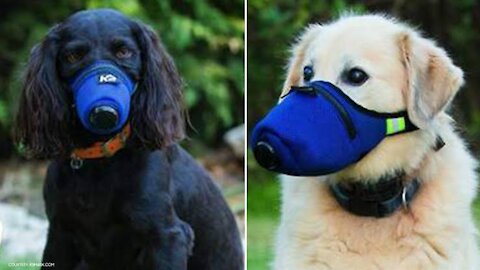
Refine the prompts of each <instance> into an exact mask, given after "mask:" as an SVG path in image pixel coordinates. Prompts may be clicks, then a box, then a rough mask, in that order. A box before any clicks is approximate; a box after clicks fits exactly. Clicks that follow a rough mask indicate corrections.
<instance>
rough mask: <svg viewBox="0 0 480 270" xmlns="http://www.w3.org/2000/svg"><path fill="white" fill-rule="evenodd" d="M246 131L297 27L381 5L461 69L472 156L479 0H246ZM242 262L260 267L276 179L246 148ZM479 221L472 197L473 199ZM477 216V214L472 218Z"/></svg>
mask: <svg viewBox="0 0 480 270" xmlns="http://www.w3.org/2000/svg"><path fill="white" fill-rule="evenodd" d="M247 5H248V12H247V13H248V14H247V34H248V37H247V44H248V50H247V62H248V69H247V78H248V79H247V89H248V95H247V96H248V101H247V108H248V110H247V115H248V122H247V131H248V132H247V134H248V135H249V133H250V132H251V129H252V128H253V126H254V124H255V123H256V122H257V121H258V120H259V119H260V118H261V117H262V116H263V115H265V114H266V113H267V111H268V110H269V109H270V108H271V107H272V106H274V105H275V104H276V102H277V99H278V96H279V95H280V89H281V86H282V83H283V81H282V80H283V79H284V76H285V71H284V66H285V65H286V64H287V59H288V57H289V54H288V49H289V48H290V46H291V45H292V44H293V42H294V41H295V37H296V36H297V35H298V34H299V33H300V31H301V30H302V28H303V27H305V26H306V25H307V24H309V23H314V22H326V21H329V20H332V19H334V18H336V17H338V15H339V14H341V13H342V12H345V11H348V10H354V11H357V12H358V13H367V12H381V13H387V14H391V15H394V16H395V17H398V18H400V19H401V20H403V21H407V22H409V23H410V24H412V25H414V26H418V27H419V28H420V29H422V30H423V31H424V32H425V35H426V36H427V37H430V38H434V39H436V40H437V41H438V43H439V44H440V45H441V46H442V47H444V48H445V49H446V50H447V51H448V52H449V53H450V55H451V56H452V58H453V59H454V62H455V63H456V64H457V65H459V66H460V67H462V69H463V70H464V71H465V77H466V81H467V84H466V85H465V87H464V88H463V89H462V90H461V91H460V92H459V94H458V96H457V97H456V99H455V102H454V106H453V108H452V114H453V115H454V118H455V119H456V120H457V122H458V126H459V129H460V133H461V134H462V136H463V137H464V138H466V140H467V141H468V143H469V145H470V148H471V149H472V151H473V153H474V154H475V156H476V157H477V158H480V65H479V64H478V63H480V53H479V48H480V1H478V0H420V1H405V0H365V1H348V0H331V1H309V0H275V1H273V0H248V4H247ZM247 162H248V163H247V165H248V172H247V173H248V188H247V194H248V195H247V205H248V219H247V220H248V238H247V239H248V240H247V242H248V259H247V260H248V262H247V263H248V269H249V270H264V269H268V263H269V262H270V261H271V259H272V249H271V247H272V245H273V239H274V233H275V230H274V228H276V226H277V224H278V220H279V207H280V200H279V183H278V180H277V178H276V176H275V175H274V174H272V173H269V172H267V171H266V170H263V169H261V168H260V167H259V166H258V165H257V164H256V162H255V160H254V159H253V156H252V153H251V151H249V152H248V159H247ZM474 211H475V214H476V218H477V220H479V221H480V202H478V200H477V202H476V204H475V209H474ZM479 223H480V222H479Z"/></svg>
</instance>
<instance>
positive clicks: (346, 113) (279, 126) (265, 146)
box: [251, 81, 418, 176]
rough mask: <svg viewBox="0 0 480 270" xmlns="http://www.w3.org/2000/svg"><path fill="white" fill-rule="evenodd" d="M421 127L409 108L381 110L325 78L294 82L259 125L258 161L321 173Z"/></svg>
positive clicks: (278, 168) (255, 138) (291, 171)
mask: <svg viewBox="0 0 480 270" xmlns="http://www.w3.org/2000/svg"><path fill="white" fill-rule="evenodd" d="M417 129H418V128H417V127H416V126H415V125H414V124H413V123H412V122H411V121H410V119H409V118H408V114H407V112H406V111H401V112H396V113H380V112H376V111H372V110H369V109H366V108H364V107H362V106H361V105H359V104H357V103H355V101H353V100H352V99H351V98H350V97H348V96H347V95H346V94H345V93H344V92H343V91H342V90H340V89H339V88H337V87H336V86H335V85H333V84H331V83H329V82H325V81H314V82H311V83H310V84H309V85H308V86H304V87H292V89H291V91H290V92H289V93H288V94H287V95H286V96H284V98H283V100H282V101H281V102H280V103H279V104H277V106H275V107H274V108H273V109H272V110H271V111H270V112H269V113H268V114H267V115H266V116H265V118H263V119H262V120H260V122H259V123H258V124H257V125H256V126H255V128H254V130H253V133H252V137H251V146H252V147H253V152H254V155H255V158H256V159H257V161H258V163H259V164H260V165H261V166H263V167H265V168H266V169H269V170H271V171H274V172H278V173H282V174H288V175H295V176H320V175H326V174H331V173H334V172H338V171H340V170H342V169H343V168H345V167H347V166H348V165H350V164H353V163H356V162H358V161H359V160H360V159H362V158H363V157H364V156H365V155H366V154H368V153H369V152H370V151H371V150H372V149H374V148H375V146H377V145H378V144H379V143H380V142H381V141H382V140H383V139H384V138H386V137H388V136H392V135H396V134H401V133H405V132H410V131H414V130H417Z"/></svg>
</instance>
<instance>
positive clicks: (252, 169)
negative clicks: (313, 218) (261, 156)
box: [247, 151, 280, 270]
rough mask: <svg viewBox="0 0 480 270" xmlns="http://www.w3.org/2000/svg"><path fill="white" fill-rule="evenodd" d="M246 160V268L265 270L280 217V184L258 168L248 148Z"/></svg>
mask: <svg viewBox="0 0 480 270" xmlns="http://www.w3.org/2000/svg"><path fill="white" fill-rule="evenodd" d="M247 162H248V183H247V190H248V193H247V194H248V196H247V205H248V211H247V215H248V219H247V226H248V235H247V266H248V269H249V270H266V269H270V267H269V263H270V262H271V260H272V255H273V251H272V247H273V241H274V235H275V232H276V228H277V225H278V220H279V213H280V186H279V181H278V178H277V177H276V176H275V174H272V173H270V172H268V171H266V170H264V169H261V168H259V167H258V165H257V164H256V162H255V161H254V159H253V157H252V155H251V152H250V151H249V152H248V159H247Z"/></svg>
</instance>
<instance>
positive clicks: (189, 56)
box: [0, 0, 244, 158]
mask: <svg viewBox="0 0 480 270" xmlns="http://www.w3.org/2000/svg"><path fill="white" fill-rule="evenodd" d="M104 7H108V8H115V9H117V10H119V11H121V12H123V13H125V14H126V15H128V16H131V17H133V18H135V19H139V20H141V21H143V22H145V23H147V24H149V25H151V26H152V27H153V28H154V29H155V30H156V31H157V32H158V33H159V35H160V37H161V38H162V41H163V43H164V44H165V46H166V47H167V50H168V51H169V52H170V54H171V55H172V56H173V58H174V59H175V62H176V64H177V67H178V69H179V70H180V73H181V75H182V76H183V78H184V80H185V83H186V87H185V91H184V94H185V101H186V105H187V107H188V109H189V112H190V120H191V123H192V125H193V128H194V129H191V130H190V132H189V134H190V136H191V137H195V138H196V139H198V140H199V141H202V143H204V144H205V145H207V146H217V145H218V143H219V142H221V140H220V138H221V136H222V135H223V134H224V132H225V131H226V130H227V129H229V128H231V127H233V126H235V125H238V124H240V123H242V122H243V115H244V113H243V112H244V103H243V96H244V94H243V88H244V85H243V84H244V63H243V62H244V36H243V35H244V15H243V13H244V2H243V0H234V1H228V2H224V1H219V0H203V1H198V0H197V1H194V0H182V1H176V0H170V1H166V0H60V1H55V2H52V1H28V0H17V1H13V0H6V3H5V5H3V7H2V9H1V10H0V16H1V18H2V20H1V21H0V89H2V91H0V158H2V157H3V158H7V157H10V156H11V154H12V153H13V152H14V151H13V148H12V147H11V142H10V137H9V129H10V126H11V124H12V119H13V115H14V112H15V111H16V103H17V98H18V94H19V91H20V77H21V73H22V71H23V68H24V66H25V63H26V61H27V59H28V55H29V52H30V49H31V48H32V46H33V45H34V44H36V43H38V42H39V41H40V40H41V39H42V37H43V36H44V35H45V33H46V32H47V31H48V29H49V28H50V27H51V26H52V25H54V24H55V23H59V22H61V21H62V20H63V19H65V18H66V17H68V16H69V15H70V14H72V13H73V12H75V11H78V10H82V9H86V8H104Z"/></svg>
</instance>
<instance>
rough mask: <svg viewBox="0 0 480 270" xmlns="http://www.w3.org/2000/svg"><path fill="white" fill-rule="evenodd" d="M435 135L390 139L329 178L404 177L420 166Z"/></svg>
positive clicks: (420, 133) (372, 179)
mask: <svg viewBox="0 0 480 270" xmlns="http://www.w3.org/2000/svg"><path fill="white" fill-rule="evenodd" d="M435 140H436V136H435V135H434V134H432V133H430V132H428V131H423V130H418V131H415V132H412V133H407V134H402V135H398V136H392V137H388V138H386V139H384V140H383V141H382V142H381V143H380V144H379V145H378V146H377V147H376V148H375V149H373V150H372V151H371V152H370V153H368V154H367V155H366V156H365V157H363V158H362V159H361V160H360V161H358V162H357V163H354V164H352V165H350V166H348V167H347V168H345V169H343V170H341V171H339V172H337V173H335V174H333V175H332V177H331V178H332V180H335V181H363V182H370V183H374V182H376V181H378V179H380V178H381V177H383V176H386V175H393V174H396V173H398V172H405V173H406V174H407V175H408V174H411V173H412V172H414V171H415V170H416V169H418V167H419V166H421V163H422V161H423V160H424V159H425V158H426V156H427V154H428V153H429V151H431V149H432V146H433V145H434V144H435Z"/></svg>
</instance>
